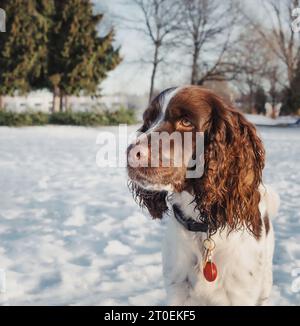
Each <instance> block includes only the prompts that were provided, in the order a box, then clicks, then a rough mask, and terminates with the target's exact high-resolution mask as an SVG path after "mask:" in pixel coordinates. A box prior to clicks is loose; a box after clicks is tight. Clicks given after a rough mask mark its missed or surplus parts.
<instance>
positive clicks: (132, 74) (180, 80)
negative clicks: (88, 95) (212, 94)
mask: <svg viewBox="0 0 300 326" xmlns="http://www.w3.org/2000/svg"><path fill="white" fill-rule="evenodd" d="M94 3H95V8H96V10H99V11H100V12H101V11H102V12H105V13H106V16H105V21H104V25H105V26H109V25H113V26H114V28H115V32H116V37H115V45H116V46H120V50H121V56H122V58H123V61H122V63H121V64H120V65H119V66H118V67H117V68H116V69H115V70H113V71H112V72H110V73H109V74H108V78H107V79H106V80H105V81H104V82H103V83H102V84H101V88H102V90H103V93H104V94H113V93H118V92H121V93H124V92H126V93H129V94H137V95H144V94H147V93H148V91H149V87H150V77H151V65H149V64H148V63H145V62H142V61H145V60H149V58H151V55H150V53H151V47H149V42H148V41H147V39H146V38H145V35H143V34H141V33H140V32H137V31H135V30H132V29H131V28H130V20H135V19H139V18H140V17H141V16H140V12H139V9H138V8H137V7H135V5H134V4H132V1H131V0H94ZM130 3H131V4H130ZM127 18H128V20H129V22H128V20H127ZM149 55H150V56H149ZM176 60H178V61H179V60H180V58H176V57H175V61H176ZM186 64H187V63H185V64H184V65H186ZM182 66H183V65H182V64H181V65H180V66H177V65H176V63H175V64H174V67H170V66H169V67H168V66H161V67H160V69H159V72H158V78H157V83H156V86H157V87H159V88H165V87H169V86H170V83H172V86H176V85H179V84H186V83H187V82H188V79H189V78H188V75H187V73H184V72H183V71H184V70H185V71H186V69H183V67H182ZM170 75H171V76H172V81H170Z"/></svg>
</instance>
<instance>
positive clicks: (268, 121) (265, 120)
mask: <svg viewBox="0 0 300 326" xmlns="http://www.w3.org/2000/svg"><path fill="white" fill-rule="evenodd" d="M246 117H247V119H248V120H249V121H251V122H252V123H254V124H255V125H261V126H277V125H281V124H283V125H284V124H294V123H296V122H297V120H298V119H299V118H295V117H292V116H280V117H278V118H277V119H272V118H269V117H265V116H263V115H258V114H246Z"/></svg>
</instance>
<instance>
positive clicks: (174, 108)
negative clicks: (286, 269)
mask: <svg viewBox="0 0 300 326" xmlns="http://www.w3.org/2000/svg"><path fill="white" fill-rule="evenodd" d="M140 131H141V132H144V133H146V136H147V137H148V138H149V139H150V138H151V133H152V132H154V131H155V132H163V131H164V132H168V133H172V132H174V131H177V132H180V133H182V134H183V133H184V132H192V133H195V132H203V133H204V135H205V153H204V159H205V165H204V174H203V176H202V177H201V178H198V179H192V180H189V179H186V178H185V176H186V171H187V167H185V166H182V167H172V166H171V167H168V168H167V167H163V166H159V167H142V166H140V167H139V166H137V167H134V168H132V167H131V166H130V164H129V165H128V174H129V177H130V179H131V190H132V192H133V194H134V196H135V198H136V200H137V201H138V202H139V204H140V205H141V206H144V207H146V208H147V209H148V210H149V212H150V214H151V215H152V217H153V218H162V217H163V216H168V224H167V229H166V236H165V240H164V244H163V274H164V279H165V284H166V289H167V295H168V303H169V304H170V305H263V304H266V303H267V301H268V298H269V296H270V292H271V288H272V259H273V251H274V233H273V227H272V222H271V218H272V217H273V216H274V215H276V213H277V210H278V207H279V198H278V196H277V194H276V193H274V191H273V190H272V189H270V188H269V187H267V186H265V185H263V183H262V170H263V168H264V160H265V152H264V148H263V145H262V142H261V140H260V138H259V137H258V135H257V132H256V129H255V127H254V126H253V125H252V124H251V123H250V122H248V121H247V120H246V119H245V117H244V116H243V115H242V114H241V113H239V112H238V111H237V110H235V109H234V108H232V107H231V106H230V105H228V104H227V103H225V102H224V101H223V100H222V99H221V98H219V97H218V96H216V95H215V94H214V93H212V92H211V91H208V90H206V89H204V88H201V87H197V86H185V87H181V88H173V89H169V90H166V91H164V92H162V93H161V94H160V95H159V96H158V97H157V98H155V99H154V100H153V102H152V103H151V104H150V106H149V108H148V109H147V110H146V111H145V114H144V124H143V126H142V128H141V130H140ZM136 146H137V145H131V146H129V148H128V162H132V161H143V160H144V161H145V160H149V162H150V156H151V155H150V152H151V148H150V145H148V146H147V147H145V148H142V149H140V148H139V151H138V153H137V152H136V151H134V149H135V147H136ZM147 154H148V156H147ZM162 155H163V154H162ZM174 204H177V205H179V206H180V208H181V210H182V211H183V213H184V215H186V216H188V217H190V218H193V219H195V220H196V221H199V219H200V218H203V216H204V217H205V221H206V222H207V223H208V225H209V228H210V230H211V232H212V239H213V240H214V241H215V244H216V249H215V250H214V252H213V260H214V262H215V264H216V265H217V267H218V277H217V279H216V281H215V282H213V283H209V282H207V281H206V280H205V278H204V276H203V255H204V248H203V241H204V240H205V238H206V236H207V235H206V234H203V233H193V232H190V231H187V230H186V229H185V228H184V227H183V226H182V225H181V224H179V223H178V222H177V220H176V219H175V218H174V216H173V214H174V213H173V210H172V206H173V205H174Z"/></svg>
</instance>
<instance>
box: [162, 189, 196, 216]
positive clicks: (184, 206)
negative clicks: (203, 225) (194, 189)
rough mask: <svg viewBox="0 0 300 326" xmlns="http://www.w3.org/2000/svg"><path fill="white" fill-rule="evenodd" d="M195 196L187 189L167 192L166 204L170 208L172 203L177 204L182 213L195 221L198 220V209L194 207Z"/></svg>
mask: <svg viewBox="0 0 300 326" xmlns="http://www.w3.org/2000/svg"><path fill="white" fill-rule="evenodd" d="M194 199H195V197H194V196H193V195H192V194H190V193H189V192H187V191H183V192H180V193H169V195H168V197H167V204H168V207H169V209H170V210H171V209H172V207H173V205H178V206H179V207H180V209H181V211H182V212H183V213H184V215H186V216H188V217H189V218H191V219H193V220H195V221H197V220H199V210H198V209H196V203H195V202H194Z"/></svg>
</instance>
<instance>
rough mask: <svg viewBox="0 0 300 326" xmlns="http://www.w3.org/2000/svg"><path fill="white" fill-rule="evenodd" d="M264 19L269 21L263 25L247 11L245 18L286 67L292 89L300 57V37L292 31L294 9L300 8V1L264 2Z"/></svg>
mask: <svg viewBox="0 0 300 326" xmlns="http://www.w3.org/2000/svg"><path fill="white" fill-rule="evenodd" d="M261 4H262V7H263V8H264V17H269V20H268V21H267V22H266V21H265V22H264V24H262V23H261V22H259V21H258V20H257V17H256V16H255V17H254V15H252V16H251V15H249V14H248V13H246V12H245V11H244V12H243V16H244V17H245V18H246V21H247V23H248V24H250V26H252V27H253V28H254V29H255V30H256V31H257V32H258V33H259V35H260V37H261V38H262V40H263V41H264V43H265V44H266V45H267V46H268V48H269V50H270V51H271V52H272V53H273V54H274V55H275V56H276V58H277V59H278V60H279V63H281V64H282V65H283V66H284V67H285V74H286V79H287V85H288V87H290V85H291V82H292V80H293V78H294V74H295V71H296V67H297V62H298V58H299V57H300V37H299V34H298V33H294V32H293V30H292V21H293V20H294V18H293V17H292V12H293V9H295V8H297V7H300V0H284V1H282V0H280V1H279V0H263V1H261Z"/></svg>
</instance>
